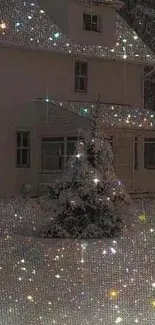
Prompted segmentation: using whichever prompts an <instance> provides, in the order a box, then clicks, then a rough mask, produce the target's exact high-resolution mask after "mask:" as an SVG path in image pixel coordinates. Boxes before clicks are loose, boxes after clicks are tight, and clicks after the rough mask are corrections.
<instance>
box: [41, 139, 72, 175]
mask: <svg viewBox="0 0 155 325" xmlns="http://www.w3.org/2000/svg"><path fill="white" fill-rule="evenodd" d="M46 139H49V141H43V140H46ZM60 139H61V140H60ZM77 140H78V139H77V137H57V138H54V137H42V138H41V166H40V172H41V173H43V174H54V173H63V171H64V169H65V166H66V164H67V161H68V158H69V157H71V156H72V155H68V152H67V144H68V143H76V142H77ZM43 142H44V143H51V144H52V143H63V154H62V155H61V156H60V157H63V159H62V169H60V168H57V169H46V168H43V167H44V166H43V150H42V148H43V147H42V145H43ZM47 157H48V155H47ZM50 157H57V156H55V155H50Z"/></svg>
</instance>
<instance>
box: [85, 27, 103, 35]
mask: <svg viewBox="0 0 155 325" xmlns="http://www.w3.org/2000/svg"><path fill="white" fill-rule="evenodd" d="M83 30H84V31H85V32H89V33H90V32H91V33H95V34H101V33H102V31H101V30H91V29H85V28H84V29H83Z"/></svg>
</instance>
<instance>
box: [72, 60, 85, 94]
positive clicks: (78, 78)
mask: <svg viewBox="0 0 155 325" xmlns="http://www.w3.org/2000/svg"><path fill="white" fill-rule="evenodd" d="M87 75H88V65H87V62H75V91H80V92H85V93H86V92H87V79H88V76H87Z"/></svg>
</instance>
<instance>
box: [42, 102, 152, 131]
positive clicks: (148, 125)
mask: <svg viewBox="0 0 155 325" xmlns="http://www.w3.org/2000/svg"><path fill="white" fill-rule="evenodd" d="M40 100H41V101H44V102H47V103H48V104H49V105H48V110H49V114H48V116H49V119H48V122H49V123H50V122H52V121H53V109H52V107H53V106H52V105H50V104H54V105H57V106H58V107H62V108H66V109H68V110H70V111H72V112H74V113H77V114H80V115H81V116H85V117H88V118H89V116H90V111H91V110H92V109H93V108H94V107H95V105H96V102H75V101H64V100H53V99H51V100H50V99H49V98H47V99H40ZM99 105H100V109H101V111H102V118H103V120H102V121H101V122H103V125H104V126H107V127H112V128H134V129H147V130H148V129H150V130H155V112H154V111H151V110H146V109H142V108H133V107H131V106H130V105H117V104H106V103H102V102H101V103H99Z"/></svg>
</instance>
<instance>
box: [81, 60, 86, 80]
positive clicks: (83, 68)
mask: <svg viewBox="0 0 155 325" xmlns="http://www.w3.org/2000/svg"><path fill="white" fill-rule="evenodd" d="M81 76H84V77H87V63H81Z"/></svg>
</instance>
